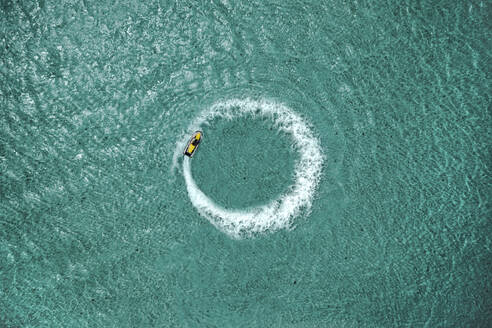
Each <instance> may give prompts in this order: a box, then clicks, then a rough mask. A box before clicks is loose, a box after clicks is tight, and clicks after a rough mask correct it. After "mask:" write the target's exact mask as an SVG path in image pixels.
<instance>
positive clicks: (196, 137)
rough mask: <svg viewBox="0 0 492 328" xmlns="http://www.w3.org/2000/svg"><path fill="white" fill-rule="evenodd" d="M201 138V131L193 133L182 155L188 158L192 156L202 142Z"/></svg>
mask: <svg viewBox="0 0 492 328" xmlns="http://www.w3.org/2000/svg"><path fill="white" fill-rule="evenodd" d="M202 138H203V133H202V131H196V132H195V133H193V135H192V136H191V138H190V141H188V144H187V145H186V148H185V150H184V154H185V155H186V156H188V157H191V156H193V154H194V153H195V151H196V150H197V148H198V145H199V144H200V142H201V141H202Z"/></svg>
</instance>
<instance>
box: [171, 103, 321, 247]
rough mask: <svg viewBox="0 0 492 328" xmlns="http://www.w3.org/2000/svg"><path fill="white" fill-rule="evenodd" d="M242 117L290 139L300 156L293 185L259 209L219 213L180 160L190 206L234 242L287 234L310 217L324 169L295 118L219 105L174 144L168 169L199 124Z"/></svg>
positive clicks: (273, 109) (281, 108)
mask: <svg viewBox="0 0 492 328" xmlns="http://www.w3.org/2000/svg"><path fill="white" fill-rule="evenodd" d="M245 115H250V116H252V117H255V116H263V117H267V118H270V119H272V121H273V122H274V126H275V127H277V128H278V129H279V130H280V131H282V132H285V133H286V134H288V135H290V136H291V137H292V142H293V146H294V147H295V148H296V149H297V151H299V153H300V157H299V159H298V161H297V162H296V164H295V180H294V183H293V185H292V186H290V187H289V188H288V189H287V191H286V192H285V193H284V194H282V195H280V196H279V197H278V198H277V199H274V200H273V201H271V202H270V203H268V204H266V205H263V206H258V207H253V208H248V209H244V210H230V209H226V208H223V207H221V206H220V205H218V204H216V203H215V202H214V201H213V200H211V199H210V198H209V197H207V195H205V194H204V193H203V192H202V191H201V190H200V188H198V186H197V185H196V183H195V181H194V180H193V176H192V174H191V159H189V158H187V157H185V158H184V160H183V175H184V179H185V182H186V188H187V191H188V195H189V197H190V200H191V202H192V204H193V206H194V207H195V208H196V209H197V210H198V212H199V213H200V214H201V215H202V216H204V217H205V218H207V219H208V220H209V221H210V222H211V223H212V224H213V225H214V226H215V227H216V228H218V229H219V230H221V231H223V232H224V233H226V234H228V235H229V236H230V237H232V238H238V239H239V238H244V237H251V236H254V235H256V234H258V233H262V232H267V231H268V232H272V231H275V230H278V229H288V228H291V227H292V223H293V222H292V221H293V219H294V218H295V217H297V216H299V215H300V214H301V212H302V211H303V210H306V211H307V213H308V212H309V210H310V208H311V204H312V199H313V196H314V193H315V191H316V187H317V185H318V182H319V179H320V175H321V168H322V164H323V155H322V152H321V147H320V143H319V141H318V139H317V138H316V137H315V136H314V134H313V133H312V131H311V130H310V128H309V127H308V125H307V124H306V123H305V122H304V121H303V119H302V118H301V117H300V116H298V115H297V114H296V113H294V112H293V111H292V110H291V109H290V108H288V107H287V106H285V105H283V104H281V103H277V102H274V101H271V100H253V99H249V98H248V99H231V100H226V101H221V102H218V103H215V104H213V105H212V106H211V107H210V108H209V109H208V110H205V111H204V112H202V113H201V115H200V116H199V117H198V118H197V119H196V120H195V121H194V122H193V123H192V124H191V125H190V126H189V129H188V131H187V133H186V134H185V135H183V138H182V139H181V140H180V141H179V142H178V143H177V144H176V150H175V153H174V157H173V168H176V167H177V162H178V159H179V157H180V155H181V154H182V149H183V148H184V147H185V145H186V142H187V139H188V138H189V135H190V133H192V132H194V131H196V130H200V129H201V127H202V126H203V125H204V124H208V123H209V122H210V121H212V120H213V119H215V118H225V119H228V120H232V119H234V118H238V117H241V116H245Z"/></svg>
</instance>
